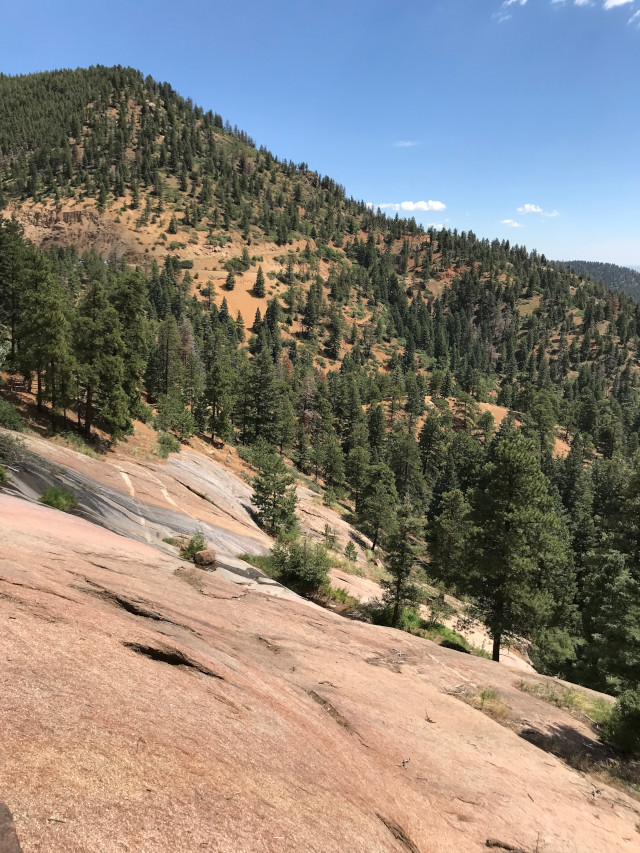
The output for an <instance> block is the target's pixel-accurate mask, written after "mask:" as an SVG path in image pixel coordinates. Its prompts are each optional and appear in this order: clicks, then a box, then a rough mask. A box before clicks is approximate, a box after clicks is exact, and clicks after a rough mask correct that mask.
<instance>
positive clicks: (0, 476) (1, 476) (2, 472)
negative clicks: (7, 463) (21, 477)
mask: <svg viewBox="0 0 640 853" xmlns="http://www.w3.org/2000/svg"><path fill="white" fill-rule="evenodd" d="M8 482H9V475H8V474H7V469H6V468H5V467H4V465H0V486H6V485H7V483H8Z"/></svg>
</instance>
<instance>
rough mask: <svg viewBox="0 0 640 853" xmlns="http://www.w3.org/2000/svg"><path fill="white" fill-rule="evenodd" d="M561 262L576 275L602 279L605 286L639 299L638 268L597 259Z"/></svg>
mask: <svg viewBox="0 0 640 853" xmlns="http://www.w3.org/2000/svg"><path fill="white" fill-rule="evenodd" d="M562 263H563V265H564V266H566V267H568V268H569V269H572V270H573V271H574V272H575V273H576V275H579V276H588V277H589V278H592V279H593V280H594V281H602V282H604V283H605V284H606V285H607V287H612V288H613V289H614V290H621V291H622V292H623V293H626V294H627V295H628V296H631V297H633V299H635V300H636V301H640V271H639V270H635V269H632V268H631V267H619V266H618V265H617V264H603V263H600V262H599V261H563V262H562Z"/></svg>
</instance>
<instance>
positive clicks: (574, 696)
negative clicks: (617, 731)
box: [516, 681, 614, 726]
mask: <svg viewBox="0 0 640 853" xmlns="http://www.w3.org/2000/svg"><path fill="white" fill-rule="evenodd" d="M516 687H517V688H518V690H522V692H523V693H529V694H530V695H531V696H537V697H538V699H542V700H543V701H544V702H549V704H551V705H555V706H556V707H557V708H565V709H566V710H568V711H570V712H571V713H572V714H575V715H576V716H578V717H585V718H586V719H587V720H588V722H590V723H594V724H595V725H596V726H602V725H604V724H605V723H607V722H608V721H609V719H610V717H611V714H612V712H613V709H614V705H613V704H612V703H611V702H607V700H606V699H599V698H594V697H591V696H587V695H586V693H583V692H582V691H581V690H576V689H575V688H573V687H561V686H560V685H553V684H537V683H535V682H533V681H519V682H518V683H517V684H516Z"/></svg>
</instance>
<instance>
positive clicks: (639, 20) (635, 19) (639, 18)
mask: <svg viewBox="0 0 640 853" xmlns="http://www.w3.org/2000/svg"><path fill="white" fill-rule="evenodd" d="M629 23H630V24H636V25H637V26H638V28H639V29H640V9H638V11H637V12H634V13H633V15H632V16H631V17H630V18H629Z"/></svg>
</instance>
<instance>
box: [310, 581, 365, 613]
mask: <svg viewBox="0 0 640 853" xmlns="http://www.w3.org/2000/svg"><path fill="white" fill-rule="evenodd" d="M320 597H321V598H324V599H326V600H327V601H335V602H337V603H338V604H344V605H346V606H347V607H352V608H353V609H355V608H356V607H358V605H359V604H360V602H359V601H358V599H357V598H354V597H353V596H352V595H349V593H348V592H347V591H346V589H342V587H340V586H338V587H335V586H331V584H329V583H328V584H326V585H325V586H323V587H322V588H321V590H320Z"/></svg>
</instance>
